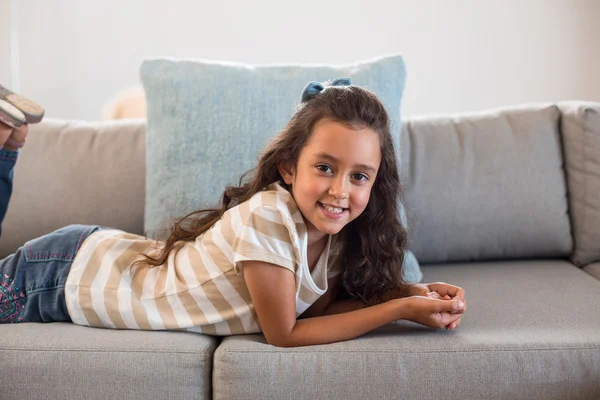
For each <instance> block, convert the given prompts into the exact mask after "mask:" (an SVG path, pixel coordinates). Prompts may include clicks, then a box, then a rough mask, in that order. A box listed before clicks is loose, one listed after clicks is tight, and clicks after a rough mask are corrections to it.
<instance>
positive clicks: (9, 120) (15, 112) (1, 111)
mask: <svg viewBox="0 0 600 400" xmlns="http://www.w3.org/2000/svg"><path fill="white" fill-rule="evenodd" d="M0 122H2V123H4V124H6V125H8V126H10V127H11V128H18V127H19V126H21V125H23V124H24V123H25V122H26V117H25V114H23V113H22V112H21V111H20V110H19V109H18V108H17V107H15V106H13V105H12V104H10V103H9V102H8V101H4V100H2V99H0Z"/></svg>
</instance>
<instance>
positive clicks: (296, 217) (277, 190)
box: [240, 183, 302, 222]
mask: <svg viewBox="0 0 600 400" xmlns="http://www.w3.org/2000/svg"><path fill="white" fill-rule="evenodd" d="M240 211H241V212H243V211H246V212H247V213H250V214H254V215H264V216H265V217H268V216H272V217H274V218H276V220H275V221H277V222H279V218H278V216H279V217H281V219H284V220H289V221H293V222H302V215H301V214H300V210H299V209H298V206H297V205H296V202H295V201H294V198H293V197H292V195H291V194H290V192H288V191H287V190H286V189H285V188H283V187H282V186H281V185H280V184H279V183H273V184H271V185H269V186H267V187H266V188H265V190H263V191H260V192H258V193H256V194H255V195H254V196H252V198H251V199H250V200H248V202H247V207H242V208H241V209H240Z"/></svg>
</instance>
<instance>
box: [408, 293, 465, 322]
mask: <svg viewBox="0 0 600 400" xmlns="http://www.w3.org/2000/svg"><path fill="white" fill-rule="evenodd" d="M406 289H407V291H405V293H407V294H408V296H409V297H408V298H406V300H408V301H410V302H411V309H412V312H411V313H410V314H409V318H407V319H409V320H412V321H414V322H417V323H420V324H423V325H426V326H429V327H431V328H446V329H454V328H456V327H457V326H458V325H459V324H460V320H461V318H462V314H463V313H464V312H465V310H466V309H467V302H466V300H465V291H464V289H462V288H460V287H458V286H453V285H449V284H447V283H443V282H434V283H427V284H422V283H415V284H409V285H407V288H406ZM461 304H462V307H461Z"/></svg>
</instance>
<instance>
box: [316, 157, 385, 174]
mask: <svg viewBox="0 0 600 400" xmlns="http://www.w3.org/2000/svg"><path fill="white" fill-rule="evenodd" d="M314 156H315V157H316V158H324V159H325V160H329V161H331V162H334V163H339V160H338V159H337V158H335V157H334V156H332V155H331V154H327V153H315V154H314ZM354 168H357V169H362V170H367V171H370V172H372V173H374V174H375V173H377V169H376V168H375V167H372V166H370V165H367V164H355V165H354Z"/></svg>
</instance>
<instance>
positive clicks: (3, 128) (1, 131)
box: [0, 122, 13, 146]
mask: <svg viewBox="0 0 600 400" xmlns="http://www.w3.org/2000/svg"><path fill="white" fill-rule="evenodd" d="M12 131H13V128H11V127H10V126H8V125H6V124H3V123H2V122H0V146H4V143H6V139H8V138H9V137H10V135H11V133H12Z"/></svg>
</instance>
